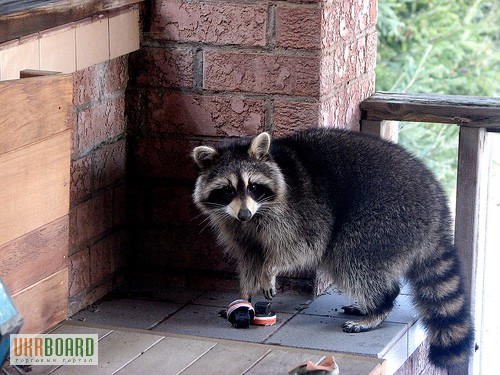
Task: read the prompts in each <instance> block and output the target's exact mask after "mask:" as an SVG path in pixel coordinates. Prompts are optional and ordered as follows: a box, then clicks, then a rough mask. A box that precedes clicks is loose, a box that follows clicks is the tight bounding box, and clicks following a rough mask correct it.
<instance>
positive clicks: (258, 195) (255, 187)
mask: <svg viewBox="0 0 500 375" xmlns="http://www.w3.org/2000/svg"><path fill="white" fill-rule="evenodd" d="M247 190H248V192H249V193H250V195H251V196H252V198H253V199H254V200H255V201H256V202H261V201H264V200H269V199H270V198H272V197H273V196H274V192H273V191H272V190H271V189H269V188H268V187H267V186H265V185H262V184H254V183H250V184H249V185H248V188H247Z"/></svg>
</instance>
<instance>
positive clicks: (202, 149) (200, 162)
mask: <svg viewBox="0 0 500 375" xmlns="http://www.w3.org/2000/svg"><path fill="white" fill-rule="evenodd" d="M191 156H192V158H193V160H194V162H195V163H196V165H197V166H198V168H200V169H201V170H204V169H208V168H210V167H211V166H212V165H214V164H215V161H216V159H217V157H218V156H219V154H218V153H217V150H215V148H213V147H208V146H198V147H195V149H194V150H193V152H192V153H191Z"/></svg>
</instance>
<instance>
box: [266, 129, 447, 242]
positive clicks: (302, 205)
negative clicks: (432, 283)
mask: <svg viewBox="0 0 500 375" xmlns="http://www.w3.org/2000/svg"><path fill="white" fill-rule="evenodd" d="M271 154H272V156H273V159H274V160H275V161H276V162H277V163H278V165H279V166H280V168H281V170H282V172H283V175H284V176H285V180H286V183H287V186H288V191H289V195H290V201H291V202H293V206H294V208H295V209H296V210H300V211H301V212H303V216H304V220H316V219H317V218H318V217H319V216H322V217H324V218H325V220H326V221H327V222H331V223H333V226H332V227H333V231H334V232H335V231H338V230H340V228H341V227H343V226H344V227H345V226H346V225H347V226H350V225H358V226H359V225H363V224H371V223H373V222H378V223H380V225H378V226H376V227H371V229H372V231H374V232H380V231H381V230H382V229H383V228H384V230H385V228H390V232H391V233H392V236H391V237H393V238H394V239H395V240H397V241H403V239H404V240H405V241H412V242H413V241H415V242H418V241H422V239H423V238H425V236H427V235H429V233H430V232H436V231H443V230H444V231H447V230H448V229H447V225H448V224H449V222H450V219H449V213H448V209H447V198H446V196H445V195H444V193H443V191H442V189H441V188H440V186H439V184H438V183H437V182H436V180H435V178H434V177H433V175H432V173H431V172H430V171H429V170H428V169H427V168H426V167H425V166H424V164H423V163H422V162H421V161H420V160H418V159H416V158H415V157H413V156H412V155H410V154H409V153H408V152H406V151H405V150H404V149H403V148H402V147H400V146H398V145H396V144H393V143H390V142H387V141H383V140H381V139H379V138H375V137H371V136H366V135H363V134H359V133H353V132H348V131H342V130H333V129H314V130H309V131H304V132H300V133H297V134H295V135H293V136H290V137H285V138H281V139H276V140H275V142H274V144H273V145H272V149H271ZM382 225H383V226H382ZM368 230H369V228H368V227H367V231H368ZM365 234H366V233H365ZM387 238H390V237H389V236H387Z"/></svg>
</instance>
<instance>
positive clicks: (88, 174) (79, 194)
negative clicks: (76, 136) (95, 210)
mask: <svg viewBox="0 0 500 375" xmlns="http://www.w3.org/2000/svg"><path fill="white" fill-rule="evenodd" d="M70 191H71V192H70V201H71V203H75V202H78V201H81V200H82V199H83V198H85V197H87V196H89V195H90V193H91V192H92V160H91V157H90V155H88V156H84V157H82V158H80V159H77V160H72V161H71V184H70Z"/></svg>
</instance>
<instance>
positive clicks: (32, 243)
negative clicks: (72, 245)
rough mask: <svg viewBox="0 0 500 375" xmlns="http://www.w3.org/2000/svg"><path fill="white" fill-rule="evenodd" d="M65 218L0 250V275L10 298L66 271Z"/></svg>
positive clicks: (66, 233) (66, 228)
mask: <svg viewBox="0 0 500 375" xmlns="http://www.w3.org/2000/svg"><path fill="white" fill-rule="evenodd" d="M68 221H69V220H68V215H65V216H63V217H62V218H59V219H56V220H54V221H53V222H51V223H49V224H47V225H44V226H43V227H40V228H37V229H35V230H34V231H32V232H30V233H28V234H26V235H24V236H22V237H19V238H17V239H15V240H12V241H10V242H8V243H6V244H4V245H2V246H0V275H2V279H3V282H4V283H5V285H6V286H7V289H8V290H9V292H10V293H11V294H14V293H17V292H19V291H20V290H22V289H24V288H27V287H28V286H30V285H32V284H35V283H36V282H38V281H40V280H41V279H43V278H45V277H48V276H50V275H52V274H53V273H55V272H57V271H60V270H62V269H63V268H65V267H67V254H68V233H69V231H68V228H69V224H68Z"/></svg>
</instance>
